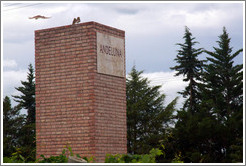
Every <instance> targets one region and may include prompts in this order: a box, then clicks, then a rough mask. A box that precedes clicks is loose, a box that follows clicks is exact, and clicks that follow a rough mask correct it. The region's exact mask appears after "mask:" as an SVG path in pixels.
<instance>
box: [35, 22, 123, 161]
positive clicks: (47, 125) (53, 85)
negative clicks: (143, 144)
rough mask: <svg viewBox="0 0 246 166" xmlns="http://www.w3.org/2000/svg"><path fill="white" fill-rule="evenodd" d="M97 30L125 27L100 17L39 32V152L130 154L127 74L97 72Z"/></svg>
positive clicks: (99, 156) (101, 156)
mask: <svg viewBox="0 0 246 166" xmlns="http://www.w3.org/2000/svg"><path fill="white" fill-rule="evenodd" d="M96 32H101V33H105V34H108V35H112V36H115V37H120V38H122V39H125V32H124V31H122V30H118V29H116V28H112V27H109V26H105V25H102V24H99V23H96V22H86V23H81V24H76V25H68V26H62V27H55V28H49V29H43V30H37V31H35V68H36V133H37V134H36V139H37V141H36V144H37V157H38V158H39V156H40V155H41V154H44V155H45V156H47V157H48V156H51V155H60V154H61V152H62V150H63V148H64V146H65V145H67V144H69V145H70V146H71V147H72V149H73V152H74V153H78V154H80V155H82V156H95V157H96V162H103V161H104V158H105V155H106V153H111V154H116V153H126V152H127V145H126V144H127V142H126V141H127V140H126V79H125V78H122V77H116V76H111V75H105V74H100V73H97V41H96V40H97V39H96Z"/></svg>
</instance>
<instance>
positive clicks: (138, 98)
mask: <svg viewBox="0 0 246 166" xmlns="http://www.w3.org/2000/svg"><path fill="white" fill-rule="evenodd" d="M142 73H143V71H137V70H136V68H135V66H134V67H133V68H132V70H131V72H130V74H129V77H128V78H127V81H126V94H127V95H126V96H127V149H128V153H131V154H145V153H148V152H149V151H150V150H151V149H152V148H155V147H157V146H158V141H159V140H160V139H162V136H163V133H165V132H166V131H167V129H168V127H169V126H170V125H171V124H172V123H173V112H174V111H175V108H174V107H175V105H176V102H177V98H176V99H174V100H173V101H172V102H171V103H170V104H168V105H167V106H166V107H165V106H164V99H165V95H164V94H161V93H160V88H161V86H153V87H151V86H150V85H149V84H150V81H149V80H148V79H147V78H143V77H142V75H141V74H142Z"/></svg>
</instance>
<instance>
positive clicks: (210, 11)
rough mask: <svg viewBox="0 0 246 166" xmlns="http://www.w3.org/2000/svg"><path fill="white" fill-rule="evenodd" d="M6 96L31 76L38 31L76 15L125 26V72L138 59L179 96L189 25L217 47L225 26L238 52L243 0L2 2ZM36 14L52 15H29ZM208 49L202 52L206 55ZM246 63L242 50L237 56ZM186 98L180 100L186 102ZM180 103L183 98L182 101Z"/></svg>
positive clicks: (155, 82) (167, 90)
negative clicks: (179, 58) (177, 72)
mask: <svg viewBox="0 0 246 166" xmlns="http://www.w3.org/2000/svg"><path fill="white" fill-rule="evenodd" d="M1 3H2V5H1V7H2V9H1V18H2V19H1V23H2V29H1V31H2V34H3V37H2V48H3V52H2V54H1V55H2V59H3V68H2V69H3V97H4V96H6V95H13V94H16V93H17V92H16V90H15V89H14V87H17V86H20V80H26V75H27V74H26V72H27V67H28V64H29V63H32V64H33V65H34V55H35V54H34V31H35V30H38V29H45V28H51V27H57V26H64V25H70V24H71V23H72V21H73V18H75V17H78V16H79V17H80V18H81V22H87V21H96V22H98V23H101V24H105V25H109V26H112V27H115V28H118V29H122V30H124V31H125V32H126V72H127V73H128V72H129V71H130V70H131V68H132V66H133V65H134V64H135V65H136V68H137V69H138V70H144V73H145V74H144V76H147V77H148V78H150V80H152V84H153V85H159V84H160V85H163V86H162V91H163V92H164V93H165V94H166V95H167V101H166V102H167V103H168V102H170V101H171V100H172V99H174V98H175V97H176V96H178V94H177V92H178V91H181V90H183V88H184V86H185V85H186V83H184V82H182V78H181V77H174V76H173V75H174V71H171V70H170V69H169V68H170V67H173V66H175V65H176V63H175V61H174V58H175V57H176V55H177V50H178V49H179V47H178V46H177V45H175V44H176V43H183V42H184V40H183V35H184V27H185V26H188V27H189V28H190V30H191V33H192V34H193V37H195V38H196V41H198V42H199V43H200V44H197V45H196V47H197V48H198V47H203V48H205V49H207V50H210V51H212V50H213V49H212V47H213V46H216V47H217V46H218V45H217V43H216V41H217V40H218V36H219V35H220V34H221V33H222V28H223V26H225V27H226V28H227V31H228V33H229V36H230V37H231V46H232V47H233V52H235V51H236V50H238V49H240V48H243V35H244V33H243V25H244V22H243V16H244V13H243V12H244V11H243V6H244V5H243V3H242V2H240V3H235V2H233V3H232V2H230V3H228V2H226V1H225V2H223V1H222V2H219V3H211V2H207V3H201V2H199V3H195V2H188V3H177V2H175V3H167V2H165V3H150V2H148V3H143V2H137V3H113V2H109V3H95V2H94V3H78V2H77V3H69V2H67V3H60V2H55V3H47V2H38V3H34V2H33V3H32V2H28V3H19V2H18V3H10V2H3V1H2V2H1ZM35 15H44V16H47V17H51V18H50V19H45V20H34V19H28V17H31V16H35ZM206 56H207V55H205V54H203V55H201V56H200V58H201V59H204V58H205V57H206ZM235 62H236V63H243V54H240V56H238V57H237V58H236V59H235ZM181 102H182V100H180V101H179V103H181ZM179 105H180V104H179Z"/></svg>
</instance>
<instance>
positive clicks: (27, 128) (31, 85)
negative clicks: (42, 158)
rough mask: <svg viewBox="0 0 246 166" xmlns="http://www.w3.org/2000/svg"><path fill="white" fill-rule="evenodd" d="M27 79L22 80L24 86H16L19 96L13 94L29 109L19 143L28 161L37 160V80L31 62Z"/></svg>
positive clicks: (22, 105)
mask: <svg viewBox="0 0 246 166" xmlns="http://www.w3.org/2000/svg"><path fill="white" fill-rule="evenodd" d="M28 70H29V71H28V75H27V81H21V84H22V86H20V87H18V88H16V90H18V91H19V92H20V93H21V94H20V95H19V96H13V97H14V98H15V99H14V100H15V101H16V102H18V103H19V106H20V107H21V108H23V109H27V118H26V119H25V124H24V126H23V127H22V129H21V131H20V133H21V135H22V136H21V137H20V138H19V144H20V146H21V151H22V156H23V157H24V158H26V159H27V161H30V160H35V147H36V143H35V111H36V107H35V81H34V69H33V67H32V65H31V64H30V65H29V67H28Z"/></svg>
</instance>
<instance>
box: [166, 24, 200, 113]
mask: <svg viewBox="0 0 246 166" xmlns="http://www.w3.org/2000/svg"><path fill="white" fill-rule="evenodd" d="M183 38H184V39H185V42H184V44H181V43H177V45H179V46H180V47H181V49H180V50H178V55H177V57H176V58H175V61H176V62H177V63H178V65H176V66H174V67H171V68H170V69H171V70H176V71H177V73H176V74H175V76H179V75H183V76H184V77H185V78H184V79H183V81H185V82H189V84H188V86H187V87H186V88H185V90H184V91H183V92H180V94H182V95H183V97H184V98H188V99H187V100H186V102H185V104H184V109H189V110H190V111H191V113H192V114H193V113H194V111H195V110H196V105H197V104H198V103H199V99H200V97H199V83H198V81H199V80H200V73H201V69H202V61H200V60H198V55H199V54H201V53H202V52H203V51H202V48H198V49H196V48H194V46H195V44H197V43H198V42H196V41H194V40H195V38H194V37H192V34H191V32H190V30H189V28H188V27H185V34H184V37H183Z"/></svg>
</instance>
